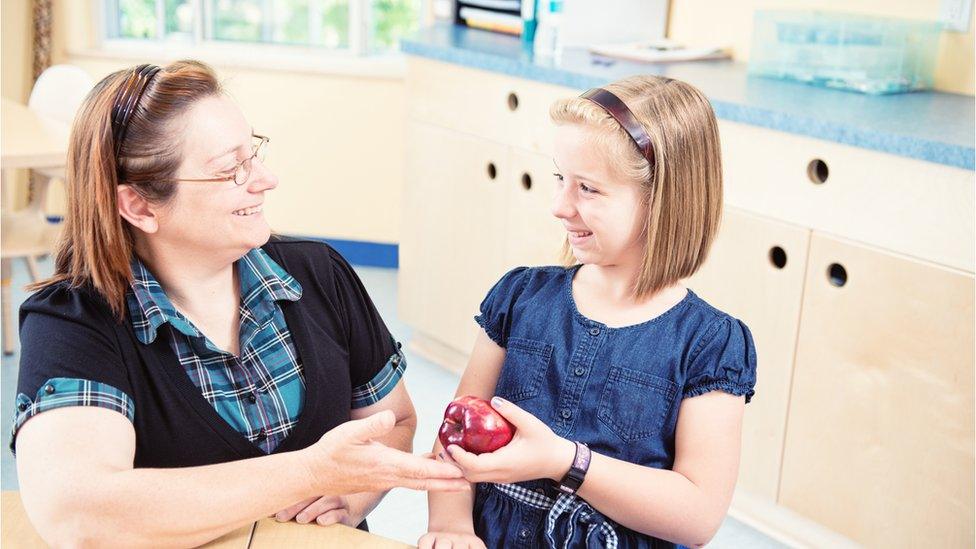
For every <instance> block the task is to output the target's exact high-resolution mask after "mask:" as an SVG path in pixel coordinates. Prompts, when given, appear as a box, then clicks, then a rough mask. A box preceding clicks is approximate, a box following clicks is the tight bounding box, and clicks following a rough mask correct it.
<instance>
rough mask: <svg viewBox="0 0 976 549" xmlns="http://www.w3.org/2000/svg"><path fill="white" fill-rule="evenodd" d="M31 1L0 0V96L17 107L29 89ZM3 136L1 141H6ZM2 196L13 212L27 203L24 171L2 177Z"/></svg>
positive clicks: (25, 97)
mask: <svg viewBox="0 0 976 549" xmlns="http://www.w3.org/2000/svg"><path fill="white" fill-rule="evenodd" d="M31 37H32V29H31V1H30V0H3V1H2V2H0V41H2V42H0V55H2V59H0V65H2V69H0V70H2V73H0V88H2V90H0V95H3V97H6V98H7V99H12V100H14V101H16V102H18V103H26V102H27V97H28V96H29V95H30V89H31V83H32V82H31V72H32V63H33V60H32V53H31ZM10 137H11V136H9V135H5V136H3V139H10ZM3 190H4V196H3V197H0V201H3V202H4V204H7V205H13V207H14V208H17V207H20V206H23V205H24V204H26V203H27V170H11V171H10V173H7V174H4V184H3Z"/></svg>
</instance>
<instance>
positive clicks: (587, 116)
mask: <svg viewBox="0 0 976 549" xmlns="http://www.w3.org/2000/svg"><path fill="white" fill-rule="evenodd" d="M603 88H604V89H605V90H607V91H609V92H611V93H613V94H614V95H616V96H617V97H618V98H620V100H621V101H623V102H624V103H625V104H626V105H627V107H628V108H629V109H630V110H631V112H633V114H634V117H635V118H636V119H637V121H638V122H640V123H641V125H643V126H644V128H645V129H646V131H647V133H648V135H649V136H650V138H651V146H652V148H653V158H652V160H653V161H648V160H647V159H646V158H645V157H644V155H643V154H642V153H641V152H640V151H639V150H638V148H637V146H636V144H635V143H634V141H633V139H631V137H630V135H629V134H628V133H627V132H626V131H625V130H624V129H623V127H621V126H620V124H619V123H617V121H616V120H615V119H614V118H613V117H612V116H611V115H610V114H609V113H608V112H607V111H606V110H604V109H603V108H602V107H600V106H599V105H597V104H595V103H593V102H592V101H590V100H587V99H583V98H581V97H575V98H572V99H562V100H559V101H556V102H555V103H553V105H552V107H550V109H549V116H550V118H551V119H552V121H553V122H554V123H556V124H557V125H562V124H577V125H580V126H583V127H586V128H590V129H591V130H593V134H592V137H593V139H594V143H595V145H596V146H597V147H598V148H599V150H602V151H604V152H605V153H606V154H607V158H606V161H607V162H608V164H609V165H610V168H611V169H612V170H614V171H615V173H616V175H618V176H620V177H622V178H625V179H626V180H628V181H632V182H634V183H635V184H637V185H640V188H641V191H642V193H641V194H642V198H643V202H644V220H643V225H644V227H643V232H642V238H643V239H644V258H643V262H642V264H641V268H640V271H639V274H638V276H637V280H636V281H635V285H634V295H635V296H636V297H637V298H644V297H648V296H650V295H652V294H654V293H656V292H657V291H659V290H661V289H663V288H666V287H668V286H670V285H672V284H674V283H676V282H677V281H679V280H681V279H683V278H687V277H689V276H691V275H692V274H694V273H695V271H697V270H698V268H699V267H700V266H701V264H702V263H703V262H704V261H705V257H706V256H707V255H708V249H709V247H710V246H711V243H712V240H713V239H714V238H715V233H716V232H717V231H718V226H719V221H720V219H721V215H722V160H721V149H720V146H719V138H718V124H717V122H716V121H715V113H714V112H712V106H711V105H710V104H709V102H708V99H706V98H705V96H704V95H703V94H702V93H701V92H700V91H698V89H696V88H694V87H692V86H691V85H689V84H686V83H684V82H681V81H679V80H673V79H670V78H662V77H658V76H634V77H631V78H627V79H625V80H620V81H618V82H614V83H613V84H609V85H607V86H603ZM563 257H564V260H565V262H566V263H567V264H572V263H573V262H575V259H574V258H573V254H572V250H571V249H570V247H569V244H568V241H567V242H566V243H564V245H563Z"/></svg>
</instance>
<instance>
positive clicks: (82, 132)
mask: <svg viewBox="0 0 976 549" xmlns="http://www.w3.org/2000/svg"><path fill="white" fill-rule="evenodd" d="M137 68H138V67H137ZM133 70H135V69H126V70H121V71H118V72H114V73H112V74H110V75H108V76H106V77H105V78H104V79H102V81H101V82H99V83H98V84H97V85H95V88H94V89H93V90H92V91H91V92H90V93H89V94H88V97H87V98H85V102H84V103H83V104H82V106H81V108H80V110H79V111H78V114H77V115H76V116H75V120H74V123H73V125H72V128H71V136H70V138H69V142H68V158H67V162H66V170H65V175H66V177H65V186H66V188H67V195H68V196H67V203H68V211H67V215H66V216H65V219H64V232H63V233H62V236H61V241H60V242H59V244H58V250H57V255H56V258H55V260H54V275H53V276H52V277H51V278H49V279H47V280H43V281H41V282H38V283H36V284H32V285H31V286H28V289H31V290H37V289H41V288H44V287H46V286H50V285H52V284H56V283H59V282H64V281H67V282H68V283H69V284H70V285H71V286H73V287H80V286H86V287H89V288H92V289H93V290H94V291H95V292H97V293H98V294H99V295H101V296H102V297H103V298H104V299H105V301H106V302H107V303H108V306H109V308H110V309H111V310H112V312H113V313H115V315H116V316H117V317H118V318H120V319H121V318H123V316H124V314H125V293H126V291H127V290H128V288H129V284H130V282H131V280H132V272H131V267H130V262H131V260H132V253H133V236H132V227H131V226H130V225H129V224H128V223H127V222H125V221H124V220H123V219H122V217H121V216H120V215H119V206H118V199H117V194H116V192H117V188H118V186H119V185H122V184H125V185H130V186H131V187H132V188H133V189H134V190H135V191H136V192H137V193H139V194H140V195H141V196H142V197H144V198H146V199H147V200H149V201H151V202H153V203H156V204H165V203H166V202H168V201H169V200H171V199H172V197H173V195H174V193H175V192H176V185H174V184H173V181H172V178H173V177H175V174H176V171H177V169H178V168H179V166H180V163H181V162H182V161H183V158H182V147H181V142H182V140H181V138H180V135H179V131H180V129H181V124H180V122H181V121H182V116H183V115H184V114H185V113H186V112H187V111H188V110H189V109H190V107H192V106H193V104H194V103H196V102H197V101H199V100H200V99H203V98H204V97H208V96H212V95H219V94H220V93H222V88H221V85H220V82H219V81H218V80H217V76H216V74H215V73H214V71H213V70H212V69H211V68H210V67H209V66H207V65H205V64H203V63H200V62H197V61H177V62H175V63H172V64H170V65H168V66H166V67H164V68H163V70H161V71H159V73H157V74H156V75H155V77H153V78H152V80H151V82H150V83H149V84H148V85H147V87H146V89H145V92H144V93H143V94H142V96H141V97H140V98H139V100H138V102H137V105H136V107H135V110H134V111H133V113H132V116H131V118H130V119H129V122H128V131H127V132H126V133H125V138H124V140H123V141H122V144H121V150H120V151H119V154H118V156H116V154H115V145H116V144H115V136H114V135H113V133H112V107H113V105H114V103H115V99H116V95H118V93H119V90H120V88H122V87H123V86H125V85H126V82H127V81H128V80H129V78H130V76H131V75H132V74H133Z"/></svg>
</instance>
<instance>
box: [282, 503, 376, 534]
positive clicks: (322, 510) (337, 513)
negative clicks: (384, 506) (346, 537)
mask: <svg viewBox="0 0 976 549" xmlns="http://www.w3.org/2000/svg"><path fill="white" fill-rule="evenodd" d="M363 518H365V517H361V516H358V515H357V514H355V513H353V510H352V509H351V505H350V501H349V498H348V497H346V496H322V497H320V498H309V499H307V500H305V501H300V502H298V503H296V504H295V505H292V506H291V507H289V508H287V509H285V510H283V511H280V512H278V513H277V514H276V515H275V519H276V520H277V521H278V522H288V521H289V520H291V519H295V521H296V522H298V523H299V524H308V523H309V522H312V521H315V522H316V523H318V524H320V525H322V526H328V525H330V524H345V525H346V526H351V527H353V528H355V527H356V526H358V525H359V523H360V522H362V521H363Z"/></svg>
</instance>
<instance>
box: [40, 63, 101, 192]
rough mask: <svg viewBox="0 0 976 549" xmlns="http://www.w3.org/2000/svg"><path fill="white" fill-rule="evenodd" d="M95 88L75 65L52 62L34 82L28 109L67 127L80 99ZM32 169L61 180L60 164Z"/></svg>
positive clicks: (90, 80) (62, 175)
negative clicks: (55, 166) (54, 166)
mask: <svg viewBox="0 0 976 549" xmlns="http://www.w3.org/2000/svg"><path fill="white" fill-rule="evenodd" d="M94 87H95V81H94V80H92V77H91V76H89V75H88V73H87V72H85V71H84V70H82V69H81V68H79V67H76V66H74V65H54V66H51V67H48V68H47V69H46V70H45V71H44V72H42V73H41V76H39V77H38V78H37V82H34V89H32V90H31V94H30V99H28V100H27V108H29V109H30V110H32V111H34V112H36V113H37V114H40V115H42V116H44V117H45V118H48V119H50V120H53V121H56V122H61V123H63V124H64V125H65V126H66V127H69V128H70V127H71V123H72V122H73V121H74V119H75V113H77V112H78V108H79V107H81V103H82V101H84V100H85V96H86V95H88V92H89V91H91V89H92V88H94ZM34 172H35V173H39V174H41V175H43V176H46V177H49V178H55V179H62V180H63V179H64V167H63V166H62V167H60V168H44V169H40V170H34Z"/></svg>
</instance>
